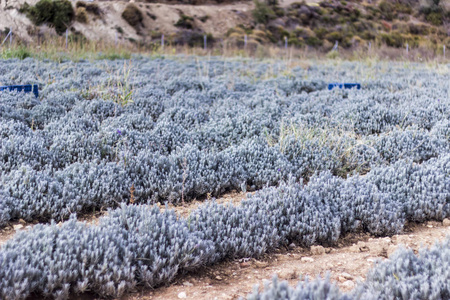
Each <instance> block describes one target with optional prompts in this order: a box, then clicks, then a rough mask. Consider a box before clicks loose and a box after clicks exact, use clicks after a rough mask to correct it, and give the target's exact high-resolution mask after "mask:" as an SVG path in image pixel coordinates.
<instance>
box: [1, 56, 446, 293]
mask: <svg viewBox="0 0 450 300" xmlns="http://www.w3.org/2000/svg"><path fill="white" fill-rule="evenodd" d="M124 66H125V67H124ZM403 67H404V66H403V65H402V66H399V65H395V64H390V65H389V66H381V65H380V64H375V65H374V66H373V67H370V68H368V67H362V66H361V65H359V64H357V63H342V65H341V66H340V67H339V68H336V67H334V66H328V65H317V66H311V67H310V68H309V69H308V70H306V69H302V68H299V67H298V68H294V69H292V70H290V72H291V74H289V76H281V75H280V74H281V73H285V71H286V70H287V66H286V65H285V64H284V63H283V62H275V63H273V64H271V65H268V64H267V63H264V62H255V61H246V60H244V61H242V60H223V59H216V58H212V59H210V60H201V59H200V60H192V59H177V60H169V59H153V60H150V59H137V58H136V59H133V60H132V61H131V73H132V75H131V76H130V77H129V78H128V79H127V80H128V82H127V84H128V85H129V86H130V88H131V89H132V90H133V94H132V100H133V102H130V103H127V104H126V105H122V104H120V103H118V101H117V96H118V95H120V93H121V92H123V91H121V90H120V89H118V86H120V85H119V84H118V82H120V83H121V86H124V84H125V82H124V81H125V72H126V70H125V69H126V63H125V62H124V61H120V60H119V61H102V62H87V61H80V62H78V63H75V62H63V63H61V64H57V63H54V62H50V61H37V60H33V59H26V60H24V61H18V60H8V61H2V63H1V64H0V82H1V83H2V84H16V83H30V82H33V83H35V82H36V83H39V84H40V85H41V87H42V91H41V95H42V96H41V98H40V99H35V98H34V97H33V96H32V95H29V94H27V95H24V94H21V93H16V92H2V93H0V139H1V148H0V184H1V188H0V226H4V225H5V224H7V222H9V221H10V220H17V219H20V218H22V219H25V220H26V221H32V220H38V221H42V222H47V221H49V220H51V219H53V220H55V221H56V222H59V221H63V220H65V219H68V218H70V216H71V215H73V213H80V212H85V211H90V210H92V209H98V208H104V207H112V208H113V207H120V208H118V209H116V210H110V211H109V214H108V215H107V216H105V217H103V218H101V220H100V223H99V224H98V225H86V224H84V223H79V222H76V220H75V219H70V220H69V221H67V222H64V223H62V224H61V225H56V224H55V223H52V224H49V225H37V226H35V227H34V228H33V229H32V230H31V231H29V232H25V233H20V234H18V235H17V236H16V237H15V238H14V239H13V240H12V241H10V242H8V243H7V244H6V245H5V246H3V247H2V248H1V250H0V279H1V280H0V296H1V297H0V298H2V299H3V298H5V299H24V298H26V297H28V296H29V295H31V294H36V295H42V296H49V297H53V298H57V299H66V298H67V297H68V295H69V293H73V292H74V293H82V292H84V291H88V290H90V291H93V292H95V293H97V294H99V295H102V296H105V297H118V296H120V295H121V294H123V293H124V292H125V291H127V290H132V289H134V288H135V286H136V285H146V286H150V287H154V286H158V285H160V284H162V283H165V282H169V281H170V280H172V279H173V278H174V276H176V275H177V274H179V273H181V272H184V271H187V270H191V269H195V268H198V267H200V266H202V265H203V264H212V263H216V262H218V261H220V260H223V259H227V258H240V257H258V256H261V255H262V254H264V253H266V252H267V251H270V250H271V249H273V248H275V247H278V246H281V245H287V244H289V243H292V242H293V243H297V244H300V245H304V246H309V245H313V244H322V245H332V244H334V243H336V241H337V240H338V239H339V238H340V237H341V236H342V235H344V234H347V233H349V232H355V231H365V232H369V233H371V234H374V235H389V234H395V233H399V232H401V231H402V229H403V226H404V225H405V223H406V222H408V221H412V222H422V221H426V220H442V219H443V218H445V217H448V216H450V177H449V170H450V154H449V149H450V147H449V146H450V144H449V143H450V139H449V132H450V130H449V128H450V127H449V124H450V123H449V122H450V119H449V116H450V108H449V106H450V102H449V98H448V95H449V86H448V85H442V82H449V81H450V78H449V74H438V73H436V72H432V71H430V70H428V69H427V68H425V67H424V66H422V65H414V68H411V69H410V70H406V71H405V70H403ZM367 68H368V71H369V72H370V74H371V76H372V78H371V79H364V78H367V76H366V73H365V72H366V71H367ZM269 70H271V71H269ZM364 70H366V71H364ZM270 72H272V73H270ZM355 76H356V77H355ZM336 78H339V79H340V80H342V81H354V80H355V78H361V80H363V82H362V83H363V90H350V91H347V90H345V91H343V90H332V91H328V90H326V84H325V83H326V82H327V81H330V82H331V81H336ZM13 79H14V82H13V81H12V80H13ZM111 82H113V83H116V84H115V85H111ZM89 87H90V88H89ZM111 97H116V101H113V99H111ZM131 187H133V197H134V198H133V200H134V201H135V202H137V203H147V202H156V201H163V202H164V201H171V202H180V201H181V200H189V199H193V198H198V197H202V196H206V195H208V194H211V195H213V196H216V195H220V194H221V193H224V192H226V191H228V190H233V189H235V190H242V191H254V190H257V189H259V191H258V192H256V193H255V194H254V195H251V196H249V197H248V199H247V200H246V201H244V202H243V203H242V205H240V206H237V207H236V206H233V205H225V206H221V205H218V204H217V203H215V202H209V203H206V204H205V205H203V206H201V207H199V208H198V209H197V210H196V211H194V212H193V213H192V214H191V216H190V217H189V218H188V219H187V220H184V219H177V217H176V216H175V214H174V213H173V212H170V211H166V212H160V211H159V210H158V209H156V208H149V207H147V206H139V205H138V206H135V205H128V206H127V205H124V204H123V203H128V202H129V200H130V198H131ZM439 247H441V248H444V250H445V249H448V243H447V244H443V246H439ZM445 247H446V248H445ZM441 248H440V249H441ZM443 252H444V253H447V252H448V251H447V252H445V251H443ZM409 255H410V254H402V255H399V258H398V264H394V263H393V265H392V266H384V265H382V266H381V267H380V269H378V270H380V271H379V272H381V273H379V274H384V273H386V274H388V273H389V272H391V269H392V268H394V266H397V265H398V266H402V270H403V269H405V270H407V268H408V267H410V268H415V267H413V266H412V265H411V266H408V264H407V263H406V262H407V261H412V262H414V264H417V265H421V264H422V263H421V262H420V259H422V258H419V260H414V259H413V258H412V257H410V256H409ZM411 255H412V254H411ZM424 255H425V254H424ZM427 255H428V254H427ZM436 255H438V254H436ZM445 255H447V254H445ZM425 256H426V255H425ZM425 256H424V257H425ZM430 257H431V256H430ZM444 258H446V256H444ZM436 259H437V260H438V261H439V258H436ZM447 261H448V258H447ZM396 262H397V261H396ZM423 264H424V265H426V266H429V264H428V262H427V263H423ZM427 264H428V265H427ZM414 266H415V265H414ZM442 266H443V267H442V268H441V269H437V271H436V272H441V271H440V270H442V272H441V273H439V274H441V275H439V274H438V276H441V277H439V279H430V281H424V282H428V287H424V288H423V289H422V290H419V292H420V295H419V294H417V295H416V294H413V287H414V286H415V284H416V283H414V282H411V284H410V285H407V286H403V285H402V284H403V282H402V284H400V283H396V282H394V281H393V280H391V281H386V282H388V283H389V286H385V285H384V284H387V283H386V282H385V281H380V282H378V281H377V280H378V279H377V278H382V277H380V276H378V275H376V274H378V273H376V272H378V271H374V273H373V274H374V275H373V276H372V277H371V278H373V280H372V283H371V285H368V286H366V287H364V288H362V290H360V291H361V293H362V294H363V295H368V297H369V295H370V294H371V292H370V291H371V289H372V290H373V291H374V292H373V293H372V294H373V295H379V297H380V298H383V297H384V298H387V299H389V298H391V296H392V295H395V297H399V296H397V295H400V294H399V293H402V294H401V295H402V296H403V295H404V296H405V297H406V298H409V297H412V298H414V297H416V298H418V299H422V298H427V297H428V298H433V297H435V298H437V299H439V298H442V299H444V298H446V295H448V294H445V293H447V291H448V287H447V288H446V287H445V285H444V281H442V280H443V279H442V278H444V279H447V278H448V273H444V271H443V270H444V267H447V269H449V268H448V266H447V265H446V264H445V263H442ZM383 268H385V269H383ZM383 270H386V271H383ZM408 270H409V269H408ZM416 270H421V269H420V268H419V267H418V269H413V271H414V272H416ZM383 272H384V273H383ZM396 272H397V271H396ZM405 272H408V271H405ZM414 272H413V273H411V274H416V273H414ZM399 273H400V274H402V276H403V275H404V274H403V273H401V272H400V271H399ZM395 274H397V273H395ZM408 274H409V273H408ZM430 274H431V273H430ZM433 274H434V273H433ZM436 274H437V273H436ZM442 274H443V275H442ZM445 274H446V275H445ZM377 276H378V277H377ZM383 276H384V275H383ZM386 276H387V275H386ZM389 276H391V275H389ZM411 276H412V275H411ZM417 276H419V275H417ZM420 276H421V275H420ZM430 276H431V275H430ZM445 276H447V277H445ZM394 278H395V276H394ZM405 278H406V277H405ZM417 278H419V277H417ZM433 278H434V277H433ZM448 281H449V280H447V282H448ZM369 282H370V281H369ZM377 282H378V283H377ZM417 282H419V281H417ZM408 284H409V283H408ZM383 289H384V290H386V291H387V292H385V293H384V292H382V290H383ZM399 291H400V292H399ZM383 293H384V294H383ZM264 295H266V296H261V295H258V294H255V295H254V297H256V298H255V299H278V298H271V297H278V296H277V295H285V296H286V295H287V296H286V297H288V296H289V295H290V296H289V297H294V298H286V299H305V298H307V297H316V298H317V297H320V296H324V295H328V296H329V298H330V299H347V298H346V297H350V296H349V295H343V294H339V293H338V292H337V291H336V290H335V288H334V287H332V286H331V285H330V284H329V282H322V281H313V282H309V283H304V284H303V283H302V284H301V288H297V289H290V288H288V287H287V286H285V285H284V284H278V283H276V290H273V291H269V292H267V293H266V294H264ZM436 295H437V296H436ZM258 297H259V298H258ZM280 297H281V296H280ZM282 297H284V296H282ZM295 297H296V298H295ZM421 297H422V298H421ZM281 299H285V298H281Z"/></svg>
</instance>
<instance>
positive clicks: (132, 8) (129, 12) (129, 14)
mask: <svg viewBox="0 0 450 300" xmlns="http://www.w3.org/2000/svg"><path fill="white" fill-rule="evenodd" d="M122 18H123V19H124V20H125V21H127V23H128V24H130V25H131V26H132V27H134V28H136V27H138V26H139V25H140V24H141V23H142V20H143V19H144V17H143V16H142V12H141V11H140V10H139V8H137V7H136V5H134V4H131V3H130V4H128V5H127V7H125V10H124V11H123V13H122Z"/></svg>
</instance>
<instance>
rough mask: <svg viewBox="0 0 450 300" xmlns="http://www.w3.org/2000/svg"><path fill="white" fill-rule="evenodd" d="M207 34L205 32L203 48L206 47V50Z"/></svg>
mask: <svg viewBox="0 0 450 300" xmlns="http://www.w3.org/2000/svg"><path fill="white" fill-rule="evenodd" d="M206 40H207V36H206V34H204V35H203V49H205V51H206V47H207V41H206Z"/></svg>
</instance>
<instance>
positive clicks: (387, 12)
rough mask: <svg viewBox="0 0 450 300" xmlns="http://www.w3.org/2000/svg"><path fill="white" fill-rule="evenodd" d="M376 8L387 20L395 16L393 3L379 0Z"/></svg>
mask: <svg viewBox="0 0 450 300" xmlns="http://www.w3.org/2000/svg"><path fill="white" fill-rule="evenodd" d="M378 8H379V9H380V12H381V15H382V17H383V18H384V19H386V20H388V21H392V20H393V19H394V17H395V9H394V5H392V4H391V3H390V2H388V1H384V0H383V1H381V2H380V3H379V4H378Z"/></svg>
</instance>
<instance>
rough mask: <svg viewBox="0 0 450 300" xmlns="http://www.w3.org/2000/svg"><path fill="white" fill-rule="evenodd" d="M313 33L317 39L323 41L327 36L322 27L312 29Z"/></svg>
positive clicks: (326, 31) (325, 30)
mask: <svg viewBox="0 0 450 300" xmlns="http://www.w3.org/2000/svg"><path fill="white" fill-rule="evenodd" d="M314 33H315V34H316V36H317V37H318V38H319V39H323V38H324V37H325V36H326V35H327V34H328V30H327V29H326V28H324V27H317V28H315V29H314Z"/></svg>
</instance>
